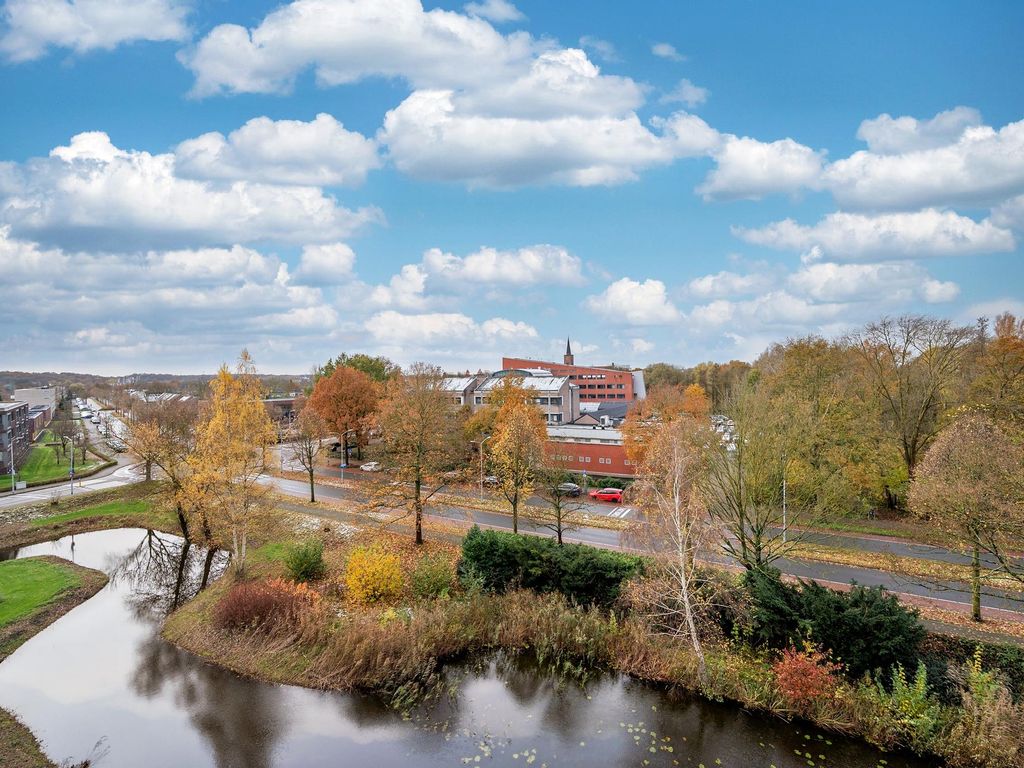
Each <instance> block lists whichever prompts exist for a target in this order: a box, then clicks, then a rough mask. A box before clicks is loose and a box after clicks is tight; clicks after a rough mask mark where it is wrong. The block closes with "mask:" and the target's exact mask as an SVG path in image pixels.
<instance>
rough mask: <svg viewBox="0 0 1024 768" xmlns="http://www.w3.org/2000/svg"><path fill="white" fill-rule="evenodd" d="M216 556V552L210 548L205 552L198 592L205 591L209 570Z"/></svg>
mask: <svg viewBox="0 0 1024 768" xmlns="http://www.w3.org/2000/svg"><path fill="white" fill-rule="evenodd" d="M216 554H217V550H216V549H215V548H214V547H212V546H211V547H209V548H208V549H207V550H206V562H205V563H203V580H202V582H200V584H199V591H200V592H202V591H203V590H204V589H206V584H207V582H209V580H210V568H211V567H213V557H214V555H216Z"/></svg>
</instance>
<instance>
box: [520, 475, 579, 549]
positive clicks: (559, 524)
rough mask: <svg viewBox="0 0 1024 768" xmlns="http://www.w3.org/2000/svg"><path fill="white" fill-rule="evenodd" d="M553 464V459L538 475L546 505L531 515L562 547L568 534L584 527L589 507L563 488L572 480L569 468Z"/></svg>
mask: <svg viewBox="0 0 1024 768" xmlns="http://www.w3.org/2000/svg"><path fill="white" fill-rule="evenodd" d="M552 464H554V463H553V462H551V461H550V457H549V461H548V466H547V467H544V468H541V469H539V470H538V471H537V473H536V477H535V485H536V487H537V490H538V491H540V494H539V495H540V497H541V500H542V502H543V504H542V505H539V506H532V505H531V506H530V507H529V508H528V510H529V512H528V514H529V518H530V520H531V522H533V523H534V524H535V525H537V526H539V527H541V528H547V529H548V530H549V531H551V532H552V533H553V534H554V535H555V538H556V539H557V540H558V544H559V546H561V545H562V538H563V537H564V536H565V534H566V533H569V532H570V531H575V530H577V529H578V528H580V527H581V526H582V525H583V522H584V518H583V510H584V509H585V505H584V503H583V501H582V499H580V498H579V497H578V496H572V495H571V494H569V493H568V492H567V491H566V490H565V488H564V487H563V486H564V485H565V483H568V482H570V481H571V480H572V475H571V474H570V473H569V472H568V471H566V469H565V468H563V467H561V466H558V465H557V464H554V466H552Z"/></svg>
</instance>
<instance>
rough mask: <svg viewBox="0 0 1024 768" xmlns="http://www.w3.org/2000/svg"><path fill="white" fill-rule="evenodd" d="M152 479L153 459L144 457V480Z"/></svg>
mask: <svg viewBox="0 0 1024 768" xmlns="http://www.w3.org/2000/svg"><path fill="white" fill-rule="evenodd" d="M152 479H153V460H152V459H146V480H147V481H149V480H152Z"/></svg>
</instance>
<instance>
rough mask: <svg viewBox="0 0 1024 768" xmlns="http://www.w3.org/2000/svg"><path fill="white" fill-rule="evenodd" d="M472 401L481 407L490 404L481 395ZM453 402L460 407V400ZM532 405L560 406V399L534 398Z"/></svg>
mask: <svg viewBox="0 0 1024 768" xmlns="http://www.w3.org/2000/svg"><path fill="white" fill-rule="evenodd" d="M473 401H474V402H475V403H476V404H477V405H483V404H484V403H487V402H490V399H489V398H487V397H484V396H483V395H477V396H476V397H475V398H473ZM455 402H456V403H457V404H458V405H462V398H461V397H459V398H455ZM533 403H534V405H561V404H562V397H561V396H558V397H535V398H533Z"/></svg>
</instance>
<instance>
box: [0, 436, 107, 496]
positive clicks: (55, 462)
mask: <svg viewBox="0 0 1024 768" xmlns="http://www.w3.org/2000/svg"><path fill="white" fill-rule="evenodd" d="M99 464H100V462H99V461H96V460H95V459H93V460H91V461H86V463H85V464H82V463H81V462H80V461H76V462H75V474H78V473H79V472H84V471H86V470H88V469H93V468H94V467H97V466H99ZM69 469H71V461H70V460H69V459H68V458H67V457H65V456H61V457H60V458H59V459H58V457H57V452H56V451H54V450H53V448H51V447H50V446H48V445H37V446H35V447H33V448H32V452H31V453H30V454H29V455H28V461H26V462H25V464H24V466H23V467H22V468H21V470H20V471H19V472H18V479H19V480H24V481H26V482H29V483H33V482H46V481H49V480H62V479H66V478H67V476H68V470H69ZM10 487H11V478H10V475H3V476H0V491H5V490H8V489H9V488H10Z"/></svg>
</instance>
